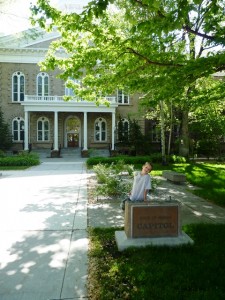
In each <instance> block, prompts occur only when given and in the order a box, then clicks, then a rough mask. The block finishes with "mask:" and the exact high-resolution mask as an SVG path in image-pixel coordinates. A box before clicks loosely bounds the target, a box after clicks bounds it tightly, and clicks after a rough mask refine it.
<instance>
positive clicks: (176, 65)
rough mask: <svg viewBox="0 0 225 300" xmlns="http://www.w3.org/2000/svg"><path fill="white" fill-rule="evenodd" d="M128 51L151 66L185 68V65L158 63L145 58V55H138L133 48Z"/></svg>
mask: <svg viewBox="0 0 225 300" xmlns="http://www.w3.org/2000/svg"><path fill="white" fill-rule="evenodd" d="M127 50H129V53H133V54H134V55H136V56H138V57H140V58H141V59H143V60H145V61H146V62H147V63H148V64H149V65H157V66H161V67H183V66H184V65H183V64H174V63H161V62H157V61H152V60H150V59H149V58H147V57H145V56H144V55H142V54H140V53H138V52H137V51H135V50H134V49H132V48H127Z"/></svg>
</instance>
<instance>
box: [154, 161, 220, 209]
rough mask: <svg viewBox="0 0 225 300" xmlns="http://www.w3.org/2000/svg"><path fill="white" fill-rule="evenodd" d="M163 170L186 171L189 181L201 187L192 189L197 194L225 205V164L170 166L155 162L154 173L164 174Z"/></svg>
mask: <svg viewBox="0 0 225 300" xmlns="http://www.w3.org/2000/svg"><path fill="white" fill-rule="evenodd" d="M163 170H173V171H176V172H181V173H185V174H186V176H187V181H188V182H189V183H191V184H193V185H195V186H197V187H199V188H200V189H197V190H194V191H192V192H193V193H194V194H195V195H197V196H199V197H202V198H203V199H205V200H208V201H211V202H213V203H215V204H217V205H220V206H223V207H225V185H224V182H225V164H217V163H189V164H173V165H169V166H162V165H160V164H156V165H155V164H154V170H153V171H152V175H153V176H154V175H155V176H156V175H158V176H159V175H162V171H163Z"/></svg>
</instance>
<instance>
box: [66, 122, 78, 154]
mask: <svg viewBox="0 0 225 300" xmlns="http://www.w3.org/2000/svg"><path fill="white" fill-rule="evenodd" d="M66 147H70V148H71V147H80V120H79V119H78V118H77V117H69V118H68V119H67V120H66Z"/></svg>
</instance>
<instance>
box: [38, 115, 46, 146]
mask: <svg viewBox="0 0 225 300" xmlns="http://www.w3.org/2000/svg"><path fill="white" fill-rule="evenodd" d="M37 140H38V141H49V120H48V119H47V118H45V117H41V118H39V119H38V120H37Z"/></svg>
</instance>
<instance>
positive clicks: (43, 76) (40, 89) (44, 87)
mask: <svg viewBox="0 0 225 300" xmlns="http://www.w3.org/2000/svg"><path fill="white" fill-rule="evenodd" d="M39 81H40V82H39ZM36 88H37V95H38V96H41V97H45V96H48V95H49V75H48V74H47V73H45V72H41V73H39V74H38V75H37V87H36Z"/></svg>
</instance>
